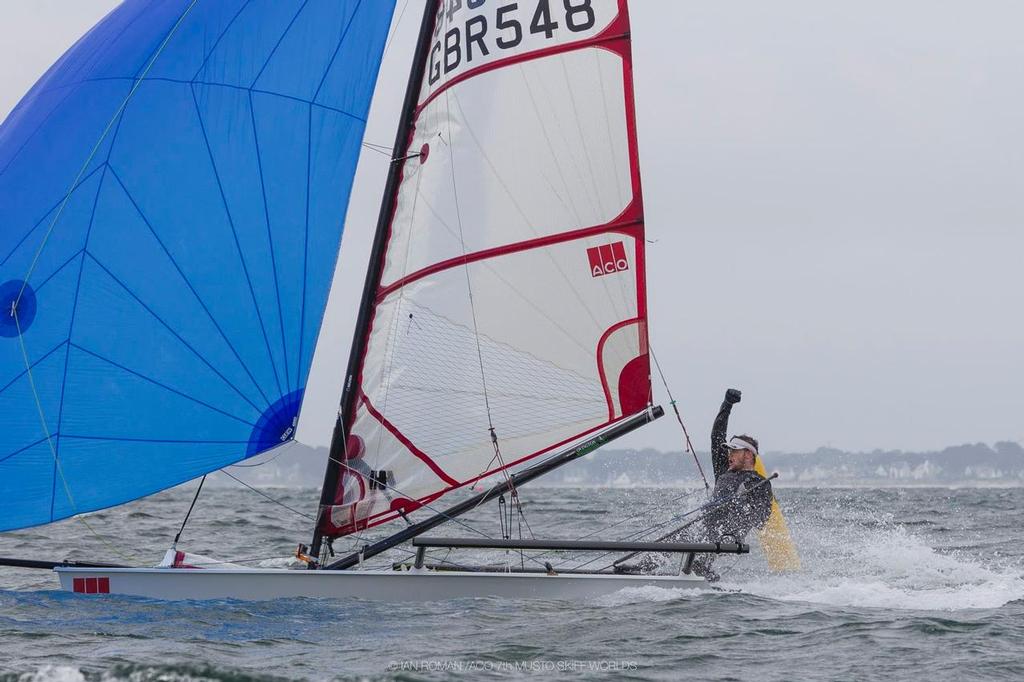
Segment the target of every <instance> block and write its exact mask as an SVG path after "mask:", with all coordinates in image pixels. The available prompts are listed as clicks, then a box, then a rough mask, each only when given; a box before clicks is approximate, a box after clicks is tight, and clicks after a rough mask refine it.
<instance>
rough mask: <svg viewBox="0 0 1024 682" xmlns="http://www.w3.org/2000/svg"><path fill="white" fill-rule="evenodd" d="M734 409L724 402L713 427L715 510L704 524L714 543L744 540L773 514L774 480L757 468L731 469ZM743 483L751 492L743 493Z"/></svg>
mask: <svg viewBox="0 0 1024 682" xmlns="http://www.w3.org/2000/svg"><path fill="white" fill-rule="evenodd" d="M731 411H732V404H730V403H728V402H724V403H722V408H721V410H719V412H718V416H717V417H716V418H715V424H714V426H713V427H712V428H711V465H712V466H713V467H714V469H715V489H714V491H713V492H712V493H711V505H712V507H713V509H712V510H711V511H710V512H708V514H707V515H706V516H705V517H704V526H705V528H706V531H707V536H708V539H709V540H711V541H712V542H718V541H721V540H722V539H735V540H736V542H742V541H743V539H744V538H745V537H746V535H747V533H749V532H750V530H751V529H752V528H755V527H756V528H760V527H762V526H763V525H764V524H765V522H767V521H768V517H769V516H771V513H772V484H771V483H770V482H768V481H766V480H765V479H764V477H763V476H761V475H760V474H759V473H757V472H756V471H729V448H727V447H726V446H725V442H726V436H725V434H726V430H727V429H728V428H729V413H730V412H731ZM740 486H744V487H745V488H746V489H747V490H749V491H750V492H749V493H741V490H740ZM727 500H728V501H727ZM715 505H718V506H715Z"/></svg>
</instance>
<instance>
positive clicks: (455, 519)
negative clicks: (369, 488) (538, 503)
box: [324, 456, 543, 565]
mask: <svg viewBox="0 0 1024 682" xmlns="http://www.w3.org/2000/svg"><path fill="white" fill-rule="evenodd" d="M327 459H328V460H329V461H331V462H334V463H335V464H337V465H338V466H340V467H344V468H345V469H348V470H349V471H351V472H352V473H354V474H355V475H356V476H363V474H362V473H360V472H359V471H358V470H356V469H353V468H352V467H350V466H349V465H348V464H345V463H344V462H341V461H338V460H337V459H335V458H334V457H330V456H328V458H327ZM377 483H378V484H379V485H382V486H384V487H385V488H387V489H388V490H393V491H395V492H396V493H398V494H399V495H401V496H402V497H404V498H406V499H409V500H415V499H416V498H415V496H413V495H409V494H408V493H405V492H402V491H401V490H399V489H398V488H396V487H395V486H393V485H391V484H389V483H387V482H385V481H377ZM420 506H421V507H422V508H424V509H426V510H428V511H431V512H433V513H434V514H436V515H438V516H442V517H444V518H445V520H447V521H451V522H453V523H455V524H456V525H459V526H462V527H463V528H465V529H467V530H469V531H471V532H473V533H476V534H477V535H481V536H483V537H484V538H486V539H488V540H494V539H495V538H493V537H491V536H490V535H488V534H487V533H485V532H484V531H482V530H479V529H477V528H474V527H473V526H471V525H470V524H468V523H466V522H465V521H463V520H461V519H459V518H458V517H455V516H451V515H450V514H447V513H446V512H444V511H442V510H440V509H437V508H436V507H433V506H431V505H430V504H429V503H426V502H422V503H420ZM479 506H480V505H479V504H477V505H476V506H475V507H473V509H476V508H477V507H479ZM470 511H472V510H470ZM326 551H327V550H326V549H324V552H326ZM357 551H358V550H357ZM527 558H529V559H530V560H531V561H535V562H536V563H537V564H538V565H543V564H542V563H541V562H539V561H536V560H535V559H533V558H532V557H527Z"/></svg>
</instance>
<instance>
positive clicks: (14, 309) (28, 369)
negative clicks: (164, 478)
mask: <svg viewBox="0 0 1024 682" xmlns="http://www.w3.org/2000/svg"><path fill="white" fill-rule="evenodd" d="M0 314H2V313H0ZM10 314H11V317H13V318H14V326H15V327H16V328H17V330H18V345H19V346H20V347H21V357H22V359H24V361H25V373H26V375H27V376H28V383H29V388H30V389H31V390H32V398H33V399H34V400H35V403H36V410H37V411H38V412H39V423H40V424H41V425H42V427H43V435H44V436H46V444H47V445H48V446H49V447H50V454H51V455H52V456H53V464H54V470H55V471H56V474H58V475H60V481H61V483H62V484H63V486H64V493H65V494H66V495H67V496H68V502H69V503H70V504H71V510H72V511H73V512H74V517H75V518H77V519H78V520H79V521H81V522H82V525H84V526H85V527H86V528H88V529H89V532H90V533H92V534H93V535H94V536H96V538H97V539H98V540H99V541H100V542H102V543H103V544H104V545H106V546H107V549H109V550H110V551H111V552H113V553H114V554H116V555H117V556H119V557H121V558H122V559H123V560H125V561H128V562H129V563H131V562H132V561H134V559H132V558H131V557H128V556H125V555H124V554H123V553H122V552H121V551H120V550H118V549H117V547H115V546H114V545H113V544H111V543H110V542H109V541H108V540H107V539H106V538H105V537H103V536H102V535H100V534H99V533H97V532H96V531H95V530H94V529H93V527H92V526H90V525H89V522H88V521H86V520H85V517H82V516H79V513H78V505H76V504H75V498H74V497H72V495H71V488H70V487H69V486H68V481H67V479H66V478H65V477H64V468H63V467H62V466H61V465H60V457H58V456H57V448H56V446H54V444H53V435H52V434H51V433H50V428H49V427H48V426H47V425H46V412H45V411H44V410H43V403H42V401H41V400H40V399H39V391H38V390H36V381H35V377H34V376H33V375H32V366H31V364H30V363H29V359H28V349H27V348H26V347H25V335H24V334H23V333H22V329H21V321H20V320H19V319H18V302H17V301H13V302H12V303H11V312H10ZM51 503H52V500H51Z"/></svg>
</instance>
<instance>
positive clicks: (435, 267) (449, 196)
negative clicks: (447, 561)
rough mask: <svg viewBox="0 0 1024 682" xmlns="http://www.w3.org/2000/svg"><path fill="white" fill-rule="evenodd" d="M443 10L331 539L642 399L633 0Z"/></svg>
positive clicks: (576, 434) (359, 381) (543, 0)
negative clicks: (631, 36) (628, 5)
mask: <svg viewBox="0 0 1024 682" xmlns="http://www.w3.org/2000/svg"><path fill="white" fill-rule="evenodd" d="M435 22H436V23H435V26H434V40H433V43H432V44H431V46H430V53H429V58H428V62H427V69H426V74H425V75H424V78H423V83H422V86H421V89H420V94H419V102H418V106H417V109H416V115H415V121H414V127H413V131H412V134H411V135H410V139H409V142H408V147H407V149H408V151H407V153H406V156H408V158H407V159H406V160H405V161H404V162H403V164H404V165H403V168H402V179H401V182H400V185H399V189H398V193H397V196H396V200H395V204H394V207H393V214H392V217H391V222H390V230H389V234H388V239H387V245H386V249H385V251H384V254H383V264H382V265H383V267H382V274H381V278H380V282H379V283H378V286H377V289H376V296H375V308H374V311H373V315H372V320H371V326H370V330H369V334H368V340H367V343H366V347H365V349H364V352H363V355H362V363H361V367H360V370H359V372H358V374H357V376H356V385H357V387H358V391H359V393H358V395H359V398H358V400H356V402H355V407H354V410H353V413H352V414H349V415H345V417H346V418H347V420H348V424H349V425H350V428H349V433H350V435H349V438H348V441H347V447H346V452H345V455H344V457H345V462H344V464H343V466H342V471H341V475H340V478H339V483H338V486H337V490H336V491H335V493H334V498H333V505H330V506H329V507H328V508H327V509H326V510H324V511H325V513H324V514H323V515H322V517H321V518H322V523H321V527H320V530H321V532H322V533H324V534H325V535H331V536H338V535H344V534H347V533H351V532H353V531H356V530H359V529H362V528H365V527H369V526H372V525H376V524H378V523H383V522H385V521H390V520H392V519H394V518H395V517H396V516H397V515H398V514H399V512H400V511H401V512H405V511H411V510H414V509H416V508H418V507H420V506H422V505H423V504H424V503H428V502H430V501H432V500H434V499H436V498H438V497H440V496H441V495H444V494H445V493H447V492H449V491H451V490H454V489H456V488H459V487H461V486H465V485H467V484H470V483H473V482H475V481H478V480H480V479H481V478H484V477H486V476H490V475H492V474H494V473H496V472H499V471H501V470H503V469H505V468H509V467H513V466H515V465H517V464H519V463H521V462H525V461H527V460H529V459H532V458H534V457H537V456H538V455H542V454H544V453H547V452H550V451H552V450H553V449H555V448H558V447H560V446H563V445H566V444H568V443H571V442H573V441H575V440H577V439H579V438H581V437H582V436H584V435H587V434H590V433H593V432H595V431H597V430H599V429H602V428H605V427H607V426H608V425H609V424H611V423H613V422H615V421H617V420H619V419H621V418H623V417H625V416H629V415H631V414H634V413H636V412H638V411H640V410H642V409H645V408H646V406H647V405H648V404H649V403H650V369H649V364H648V349H647V305H646V291H645V282H644V228H643V204H642V198H641V191H640V173H639V165H638V158H637V141H636V118H635V113H634V107H633V80H632V63H631V56H630V43H629V17H628V13H627V8H626V2H625V0H521V1H520V2H505V3H501V2H480V1H479V0H476V1H474V0H467V1H466V2H460V1H459V0H446V1H445V2H439V3H438V12H437V16H436V20H435ZM492 429H493V436H494V437H495V438H496V439H497V448H495V446H494V442H493V440H492Z"/></svg>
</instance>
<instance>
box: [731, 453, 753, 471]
mask: <svg viewBox="0 0 1024 682" xmlns="http://www.w3.org/2000/svg"><path fill="white" fill-rule="evenodd" d="M753 460H754V457H753V453H752V452H751V451H750V450H729V471H745V470H747V469H752V468H753V465H754V461H753Z"/></svg>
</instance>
